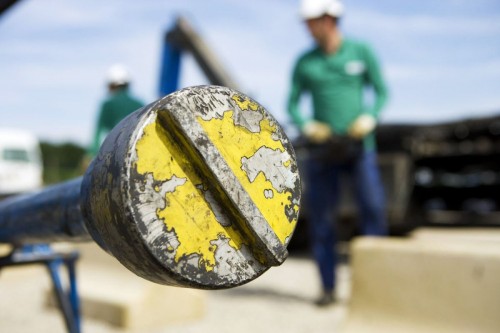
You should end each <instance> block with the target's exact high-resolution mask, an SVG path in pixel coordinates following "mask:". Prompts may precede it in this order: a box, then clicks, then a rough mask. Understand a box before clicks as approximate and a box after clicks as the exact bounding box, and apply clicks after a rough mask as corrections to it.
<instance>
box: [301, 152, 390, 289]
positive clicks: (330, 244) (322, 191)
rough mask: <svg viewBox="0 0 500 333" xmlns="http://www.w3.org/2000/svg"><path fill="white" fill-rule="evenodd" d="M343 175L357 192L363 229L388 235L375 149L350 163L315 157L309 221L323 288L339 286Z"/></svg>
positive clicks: (366, 232) (311, 169) (309, 186)
mask: <svg viewBox="0 0 500 333" xmlns="http://www.w3.org/2000/svg"><path fill="white" fill-rule="evenodd" d="M340 177H349V178H350V182H349V185H350V186H349V189H350V190H353V191H354V198H355V199H356V203H357V207H358V213H359V217H360V222H361V231H362V233H363V234H364V235H373V236H382V235H386V234H387V223H386V217H385V199H384V189H383V186H382V181H381V179H380V174H379V170H378V166H377V154H376V153H375V152H362V153H361V154H360V156H358V157H357V158H355V159H354V160H352V161H351V162H348V163H339V162H335V161H325V160H314V159H311V160H310V161H309V162H308V170H307V179H306V182H307V183H306V186H307V188H306V192H307V197H306V200H307V205H308V207H307V211H308V222H309V223H308V224H309V234H310V242H311V248H312V253H313V256H314V259H315V260H316V262H317V264H318V267H319V271H320V275H321V281H322V283H323V288H324V290H326V291H330V290H333V289H335V282H336V281H335V280H336V279H335V268H336V265H337V253H336V243H337V238H336V226H335V218H336V214H337V212H338V206H339V205H338V203H339V192H340Z"/></svg>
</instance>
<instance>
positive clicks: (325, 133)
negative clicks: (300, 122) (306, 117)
mask: <svg viewBox="0 0 500 333" xmlns="http://www.w3.org/2000/svg"><path fill="white" fill-rule="evenodd" d="M302 131H303V133H304V135H305V136H306V137H307V138H308V139H309V140H311V141H312V142H314V143H323V142H325V141H326V140H328V138H330V137H331V136H332V130H331V129H330V126H328V125H327V124H325V123H322V122H319V121H316V120H311V121H309V122H308V123H306V124H305V125H304V128H303V130H302Z"/></svg>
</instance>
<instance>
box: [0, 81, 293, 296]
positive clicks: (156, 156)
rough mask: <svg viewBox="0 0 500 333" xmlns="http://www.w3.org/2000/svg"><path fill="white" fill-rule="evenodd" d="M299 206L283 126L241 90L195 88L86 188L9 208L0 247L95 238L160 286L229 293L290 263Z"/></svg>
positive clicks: (123, 139) (164, 104) (180, 94)
mask: <svg viewBox="0 0 500 333" xmlns="http://www.w3.org/2000/svg"><path fill="white" fill-rule="evenodd" d="M299 202H300V179H299V174H298V170H297V164H296V159H295V154H294V151H293V148H292V146H291V144H290V142H289V140H288V139H287V137H286V135H285V134H284V132H283V130H282V129H281V127H280V126H279V124H278V123H277V122H276V120H275V119H274V118H273V117H272V116H271V115H270V114H269V113H268V112H267V111H266V110H265V109H264V108H263V107H262V106H261V105H259V104H258V103H257V102H255V101H253V100H252V99H251V98H249V97H247V96H245V95H243V94H241V93H239V92H237V91H235V90H232V89H229V88H225V87H218V86H198V87H190V88H186V89H183V90H180V91H177V92H175V93H172V94H170V95H168V96H166V97H164V98H162V99H160V100H158V101H156V102H153V103H151V104H149V105H147V106H145V107H143V108H141V109H139V110H137V111H136V112H134V113H133V114H131V115H130V116H128V117H127V118H125V119H124V120H123V121H122V122H120V124H119V125H117V126H116V127H115V128H114V129H113V130H112V131H111V132H110V134H109V135H108V136H107V138H106V140H105V141H104V143H103V145H102V147H101V149H100V151H99V153H98V155H97V156H96V158H95V159H94V160H93V161H92V163H91V164H90V166H89V168H88V169H87V171H86V173H85V175H84V176H83V177H82V178H78V179H74V180H72V181H69V182H65V183H61V184H58V185H55V186H52V187H48V188H46V189H44V190H41V191H40V192H38V193H33V194H28V195H21V196H16V197H13V198H8V199H6V200H4V201H2V202H0V243H1V242H3V243H11V244H25V243H37V242H54V241H89V240H94V241H95V242H96V243H97V244H99V245H100V246H101V247H102V248H103V249H104V250H105V251H107V252H108V253H109V254H111V255H112V256H114V257H115V258H116V259H118V260H119V261H120V262H121V263H122V264H123V265H124V266H125V267H127V268H128V269H129V270H130V271H132V272H133V273H135V274H137V275H139V276H141V277H143V278H145V279H148V280H150V281H153V282H156V283H160V284H167V285H176V286H183V287H190V288H201V289H219V288H228V287H234V286H237V285H241V284H243V283H246V282H249V281H251V280H253V279H255V278H256V277H258V276H259V275H260V274H262V273H263V272H264V271H266V270H267V269H268V268H269V267H270V266H274V265H279V264H281V263H282V262H283V261H284V260H285V258H286V256H287V250H286V247H287V245H288V243H289V241H290V237H291V236H292V233H293V231H294V228H295V225H296V223H297V219H298V213H299Z"/></svg>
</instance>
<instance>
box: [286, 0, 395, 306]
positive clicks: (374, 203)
mask: <svg viewBox="0 0 500 333" xmlns="http://www.w3.org/2000/svg"><path fill="white" fill-rule="evenodd" d="M300 11H301V15H302V18H303V20H304V21H305V24H306V25H307V28H308V30H309V33H310V35H311V36H312V37H313V39H314V41H315V42H316V46H315V47H314V48H313V49H311V50H309V51H307V52H306V53H304V54H303V55H302V56H301V57H300V58H299V59H298V61H297V62H296V64H295V68H294V70H293V76H292V85H291V90H290V95H289V100H288V112H289V114H290V116H291V118H292V120H293V121H294V123H295V124H296V125H297V126H298V127H299V129H300V130H301V132H302V133H303V135H304V136H305V137H306V138H307V139H308V140H309V141H310V142H311V146H312V149H313V150H314V153H312V154H311V158H310V159H309V161H308V165H307V170H306V184H307V185H306V186H307V196H306V198H305V199H306V200H307V201H306V206H307V212H308V222H309V226H310V229H309V231H310V236H311V239H310V242H311V247H312V252H313V255H314V258H315V260H316V262H317V264H318V267H319V271H320V276H321V281H322V287H323V292H322V294H321V296H320V298H319V299H318V301H317V304H318V305H321V306H322V305H328V304H331V303H333V302H334V301H335V296H334V292H335V284H336V281H335V268H336V265H337V253H336V250H335V246H336V232H335V228H336V227H335V225H334V222H333V221H334V219H333V217H334V215H335V214H336V213H337V211H338V204H339V189H340V177H341V176H343V175H346V176H350V179H351V180H352V186H351V188H353V190H354V192H355V193H354V194H355V198H356V202H357V206H358V212H359V216H360V220H361V231H362V233H363V234H364V235H377V236H380V235H385V234H386V233H387V225H386V218H385V199H384V191H383V187H382V182H381V179H380V175H379V171H378V166H377V156H376V145H375V134H374V130H375V127H376V124H377V119H378V116H379V113H380V110H381V109H382V107H383V106H384V104H385V102H386V99H387V90H386V86H385V83H384V81H383V78H382V75H381V71H380V68H379V64H378V62H377V59H376V57H375V55H374V54H373V52H372V50H371V48H370V47H369V46H368V45H367V44H366V43H363V42H360V41H356V40H352V39H349V38H345V37H344V36H343V35H342V34H341V32H340V30H339V25H338V24H339V19H340V17H341V16H342V14H343V12H344V7H343V5H342V3H340V2H339V1H337V0H303V1H302V4H301V9H300ZM367 87H368V88H371V89H373V91H374V101H373V103H371V104H370V105H368V103H366V101H365V98H364V96H365V88H367ZM303 93H309V94H310V96H311V99H312V106H313V110H312V111H313V115H312V118H311V119H307V118H306V117H305V116H304V115H303V114H302V113H301V112H300V110H299V101H300V97H301V95H302V94H303ZM356 147H358V148H356Z"/></svg>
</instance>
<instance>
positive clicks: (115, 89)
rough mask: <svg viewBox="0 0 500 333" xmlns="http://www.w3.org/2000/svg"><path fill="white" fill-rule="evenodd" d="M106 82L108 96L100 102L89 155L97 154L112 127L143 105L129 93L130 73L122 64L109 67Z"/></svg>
mask: <svg viewBox="0 0 500 333" xmlns="http://www.w3.org/2000/svg"><path fill="white" fill-rule="evenodd" d="M107 84H108V91H109V96H108V97H107V98H106V100H105V101H104V102H103V103H102V104H101V109H100V111H99V116H98V117H99V118H98V121H97V127H96V130H95V134H94V139H93V141H92V145H91V146H90V149H89V152H88V153H89V155H90V157H94V156H95V155H97V153H98V151H99V147H100V146H101V144H102V142H103V141H104V139H105V138H106V135H107V134H108V133H109V131H111V130H112V129H113V127H115V126H116V125H117V124H118V123H119V122H120V121H121V120H122V119H123V118H125V117H126V116H128V115H129V114H130V113H132V112H134V111H135V110H137V109H140V108H142V107H143V106H144V103H143V102H141V101H139V100H138V99H136V98H134V97H132V96H131V95H130V93H129V84H130V75H129V73H128V71H127V69H126V68H125V67H124V66H122V65H120V64H116V65H113V66H111V67H110V69H109V70H108V73H107Z"/></svg>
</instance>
